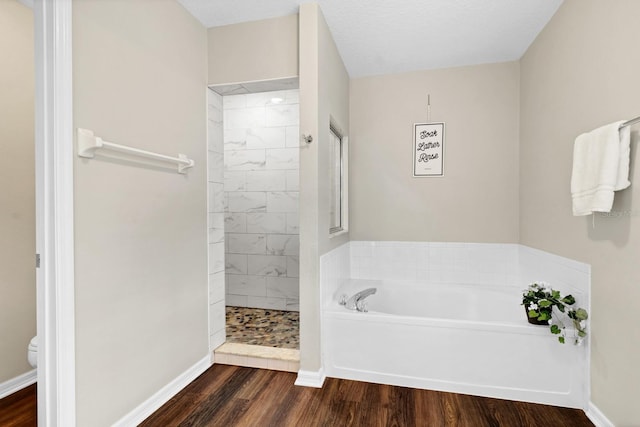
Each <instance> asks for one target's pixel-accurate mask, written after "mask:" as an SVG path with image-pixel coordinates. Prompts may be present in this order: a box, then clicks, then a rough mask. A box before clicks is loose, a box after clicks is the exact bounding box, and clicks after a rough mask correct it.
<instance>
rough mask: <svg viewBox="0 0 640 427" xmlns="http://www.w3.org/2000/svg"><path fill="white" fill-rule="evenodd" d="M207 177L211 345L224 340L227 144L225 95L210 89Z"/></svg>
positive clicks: (208, 92) (210, 346)
mask: <svg viewBox="0 0 640 427" xmlns="http://www.w3.org/2000/svg"><path fill="white" fill-rule="evenodd" d="M207 107H208V115H207V117H208V122H207V124H208V129H207V135H208V140H207V150H208V151H207V154H208V156H207V177H208V178H207V179H208V181H209V182H208V189H209V194H208V200H207V201H208V210H207V211H208V216H209V220H208V222H209V238H208V243H209V322H210V325H209V331H210V334H211V335H210V336H209V349H210V350H213V349H215V348H216V347H218V346H220V345H221V344H222V343H224V341H225V304H224V289H225V288H224V286H225V285H224V163H223V159H224V144H223V125H222V97H221V96H220V95H218V94H217V93H215V92H214V91H212V90H208V91H207Z"/></svg>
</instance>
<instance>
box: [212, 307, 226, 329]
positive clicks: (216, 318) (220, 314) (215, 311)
mask: <svg viewBox="0 0 640 427" xmlns="http://www.w3.org/2000/svg"><path fill="white" fill-rule="evenodd" d="M225 311H226V310H225V305H224V301H218V302H216V303H213V304H210V305H209V330H210V331H217V330H220V329H223V328H224V324H225V317H226V314H225Z"/></svg>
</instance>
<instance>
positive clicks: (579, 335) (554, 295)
mask: <svg viewBox="0 0 640 427" xmlns="http://www.w3.org/2000/svg"><path fill="white" fill-rule="evenodd" d="M575 303H576V300H575V298H574V297H573V296H572V295H566V296H562V295H561V294H560V291H556V290H555V289H553V288H552V287H551V285H549V284H548V283H545V282H537V283H536V282H534V283H532V284H530V285H529V287H528V288H527V289H525V290H524V292H523V293H522V304H521V305H523V306H524V309H525V311H526V312H527V320H528V321H529V323H532V324H534V325H549V326H550V327H549V329H550V330H551V333H552V334H554V335H559V336H558V341H560V342H561V343H562V344H564V343H565V339H566V337H567V329H566V327H565V325H564V323H563V322H562V318H563V317H565V318H566V317H568V318H569V319H570V320H571V321H572V323H573V327H574V329H575V334H574V344H576V345H577V344H581V343H582V341H583V340H584V338H585V337H586V336H587V329H586V328H587V323H586V321H587V318H588V317H589V315H588V313H587V310H585V309H584V308H579V307H576V308H574V307H572V306H573V305H574V304H575Z"/></svg>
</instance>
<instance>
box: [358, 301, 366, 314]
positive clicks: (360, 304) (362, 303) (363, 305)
mask: <svg viewBox="0 0 640 427" xmlns="http://www.w3.org/2000/svg"><path fill="white" fill-rule="evenodd" d="M356 309H357V310H358V311H360V312H362V313H367V312H368V311H369V307H368V306H367V302H366V301H358V302H357V303H356Z"/></svg>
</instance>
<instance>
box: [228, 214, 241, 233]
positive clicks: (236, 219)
mask: <svg viewBox="0 0 640 427" xmlns="http://www.w3.org/2000/svg"><path fill="white" fill-rule="evenodd" d="M224 229H225V232H226V233H246V232H247V214H246V213H241V212H231V213H229V212H227V213H226V214H224Z"/></svg>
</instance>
